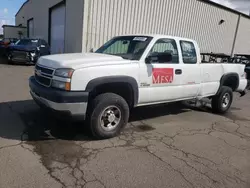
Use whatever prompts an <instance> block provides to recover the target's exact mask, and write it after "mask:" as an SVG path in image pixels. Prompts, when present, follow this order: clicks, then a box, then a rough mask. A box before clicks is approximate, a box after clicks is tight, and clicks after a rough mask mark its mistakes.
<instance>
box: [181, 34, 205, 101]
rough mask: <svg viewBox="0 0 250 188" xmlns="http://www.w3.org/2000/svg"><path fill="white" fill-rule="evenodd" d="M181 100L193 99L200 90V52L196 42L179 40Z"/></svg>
mask: <svg viewBox="0 0 250 188" xmlns="http://www.w3.org/2000/svg"><path fill="white" fill-rule="evenodd" d="M179 46H180V51H181V55H180V56H181V58H180V64H181V67H180V69H181V70H182V76H181V81H180V82H181V83H180V85H181V86H182V92H181V97H182V98H195V97H197V96H198V93H199V90H200V89H201V68H200V61H201V59H200V51H199V47H198V45H197V43H196V42H194V41H191V40H187V39H185V40H179Z"/></svg>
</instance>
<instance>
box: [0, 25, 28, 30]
mask: <svg viewBox="0 0 250 188" xmlns="http://www.w3.org/2000/svg"><path fill="white" fill-rule="evenodd" d="M5 27H15V28H24V29H25V28H27V27H24V26H16V25H3V26H2V28H5Z"/></svg>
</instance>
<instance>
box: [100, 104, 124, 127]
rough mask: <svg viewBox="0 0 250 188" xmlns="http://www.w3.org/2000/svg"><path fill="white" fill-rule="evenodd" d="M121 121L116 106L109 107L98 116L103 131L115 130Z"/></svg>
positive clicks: (119, 112)
mask: <svg viewBox="0 0 250 188" xmlns="http://www.w3.org/2000/svg"><path fill="white" fill-rule="evenodd" d="M120 121H121V111H120V109H119V108H118V107H116V106H109V107H107V108H106V109H104V110H103V111H102V113H101V115H100V124H101V127H102V128H103V129H104V130H105V131H111V130H113V129H115V128H116V127H117V126H118V124H119V123H120Z"/></svg>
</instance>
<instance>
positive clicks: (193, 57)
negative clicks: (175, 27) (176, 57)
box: [180, 41, 197, 64]
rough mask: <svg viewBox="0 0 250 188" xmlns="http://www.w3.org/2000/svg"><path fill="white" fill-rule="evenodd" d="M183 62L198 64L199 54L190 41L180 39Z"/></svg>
mask: <svg viewBox="0 0 250 188" xmlns="http://www.w3.org/2000/svg"><path fill="white" fill-rule="evenodd" d="M180 45H181V51H182V58H183V63H185V64H196V63H197V54H196V50H195V46H194V44H193V43H192V42H189V41H180Z"/></svg>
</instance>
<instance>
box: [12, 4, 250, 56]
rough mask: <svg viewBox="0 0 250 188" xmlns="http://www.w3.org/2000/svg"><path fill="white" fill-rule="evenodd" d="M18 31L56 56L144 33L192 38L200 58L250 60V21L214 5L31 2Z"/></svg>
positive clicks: (25, 6)
mask: <svg viewBox="0 0 250 188" xmlns="http://www.w3.org/2000/svg"><path fill="white" fill-rule="evenodd" d="M16 25H18V26H27V27H28V35H29V36H30V37H32V36H36V37H41V38H44V39H46V40H47V41H48V42H49V43H50V45H51V48H52V53H62V52H66V53H67V52H85V51H89V50H90V49H91V48H92V47H95V48H96V47H99V46H100V45H101V44H103V43H104V42H105V41H107V40H108V39H110V38H112V37H113V36H116V35H122V34H132V33H134V34H137V33H140V34H166V35H175V36H182V37H188V38H192V39H195V40H197V41H198V43H199V45H200V47H201V52H214V53H226V54H234V53H241V54H250V37H249V33H250V17H249V16H247V15H244V14H242V13H240V12H238V11H235V10H232V9H229V8H227V7H224V6H222V5H219V4H216V3H214V2H211V1H209V0H28V1H26V2H25V3H24V4H23V6H22V7H21V8H20V10H19V11H18V13H17V14H16Z"/></svg>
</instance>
